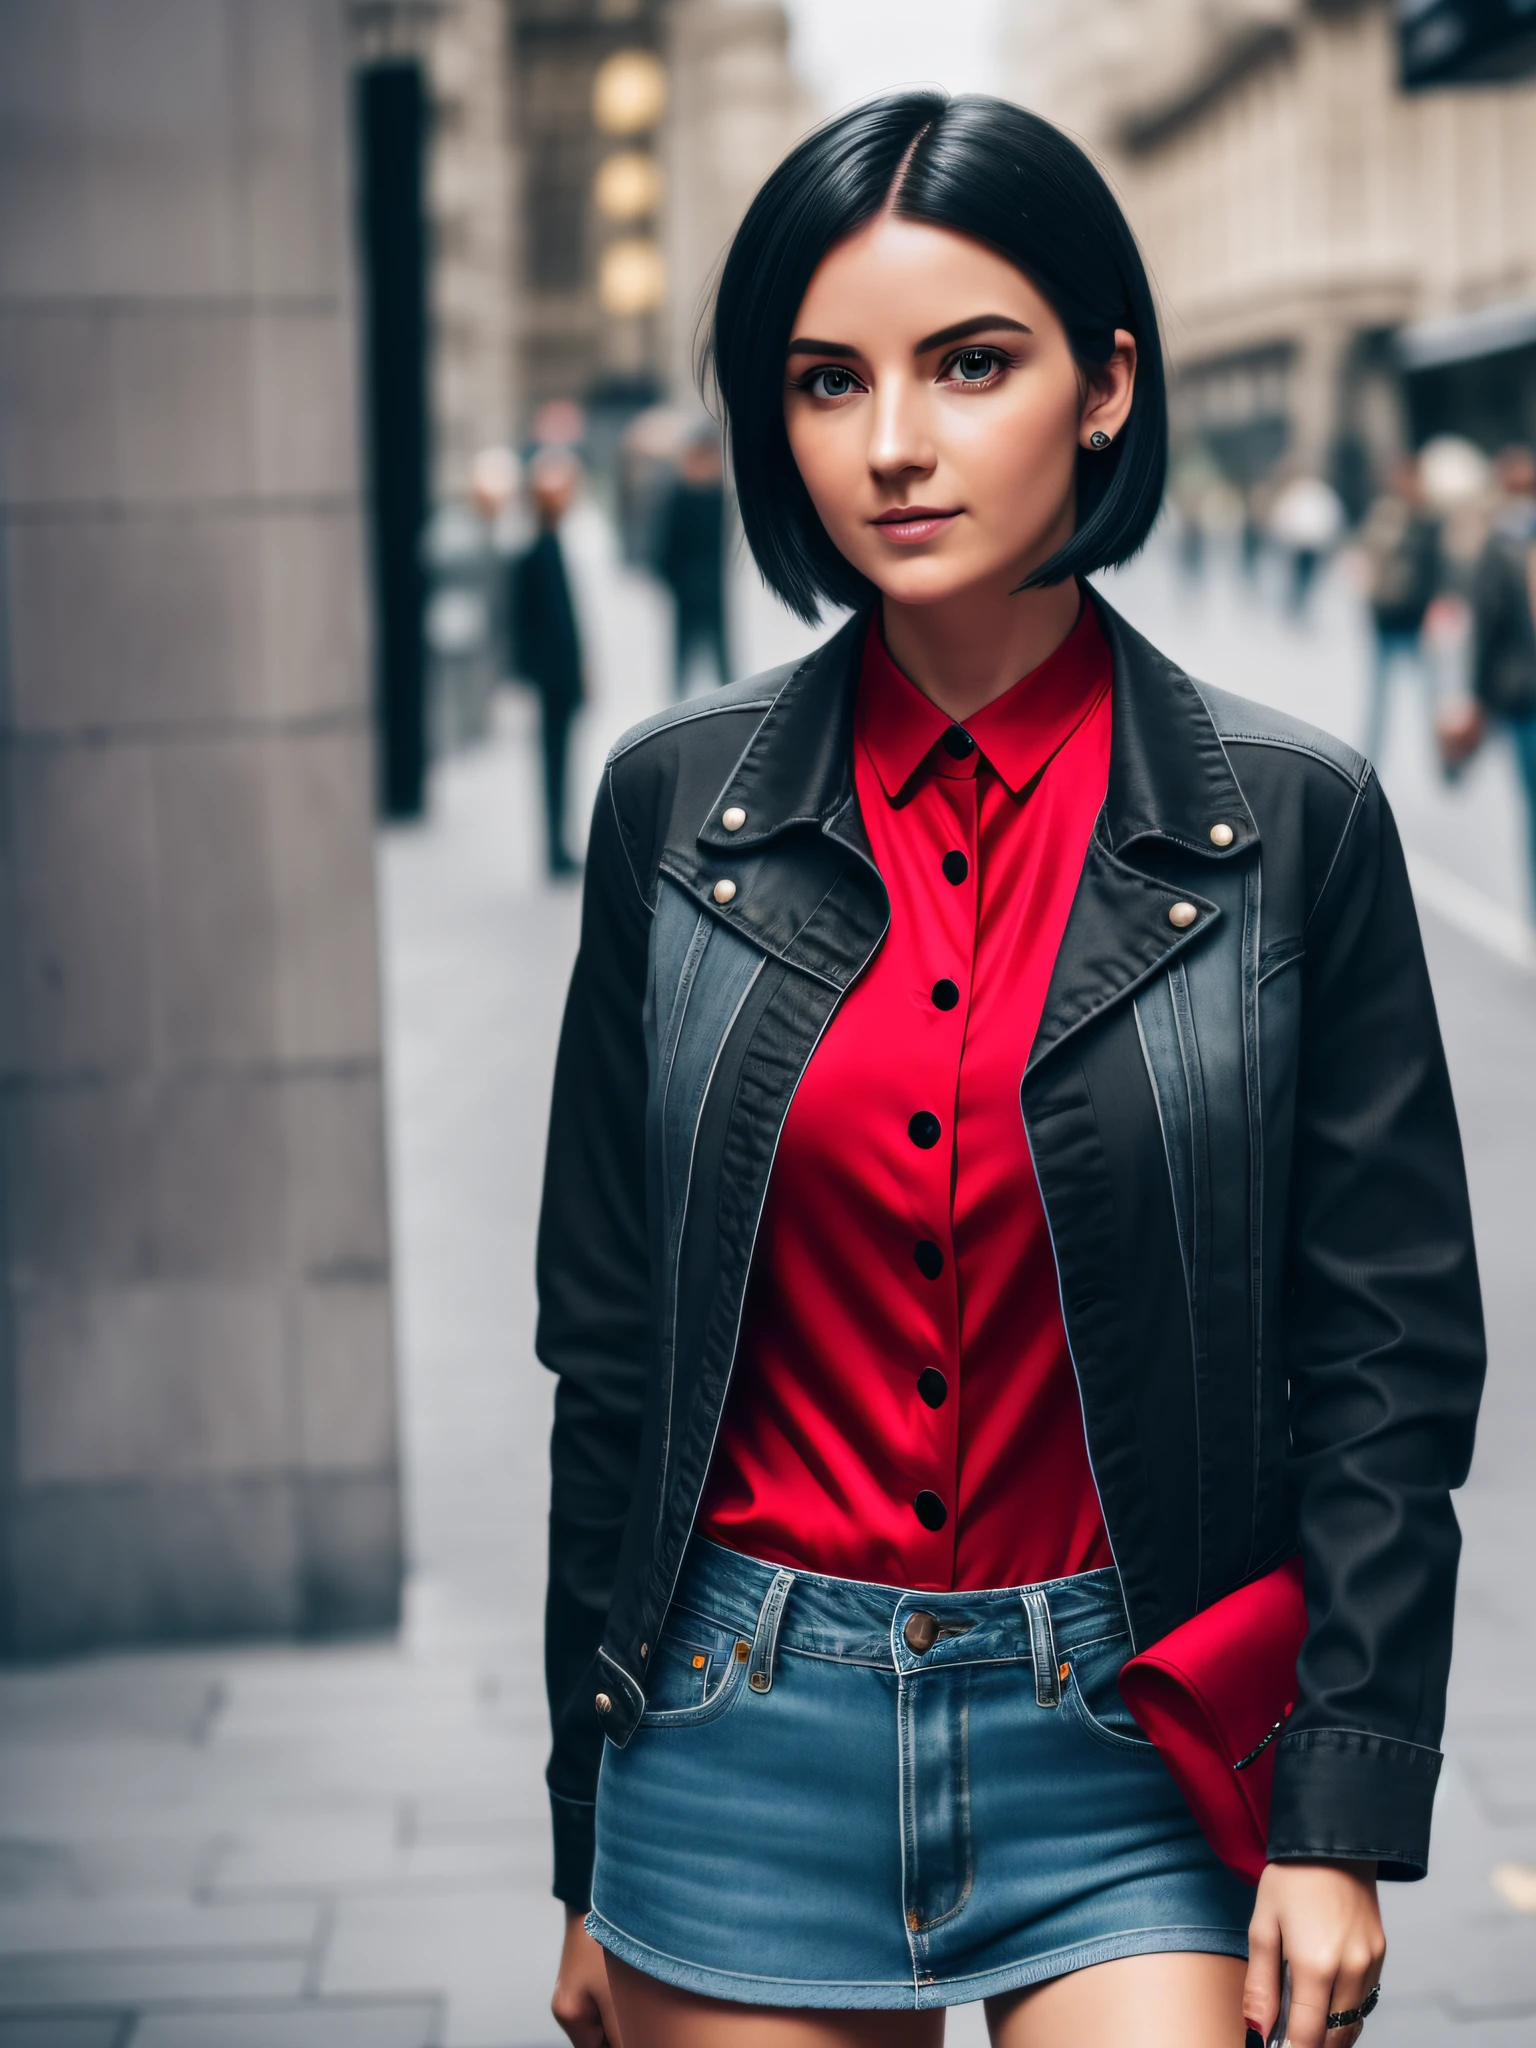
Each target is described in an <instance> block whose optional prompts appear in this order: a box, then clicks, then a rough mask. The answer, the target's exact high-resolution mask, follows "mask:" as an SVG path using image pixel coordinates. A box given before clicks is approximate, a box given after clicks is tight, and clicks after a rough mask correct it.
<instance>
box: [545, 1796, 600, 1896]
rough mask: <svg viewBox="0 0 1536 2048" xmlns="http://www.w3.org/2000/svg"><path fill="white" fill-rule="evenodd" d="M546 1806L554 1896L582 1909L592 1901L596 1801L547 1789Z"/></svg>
mask: <svg viewBox="0 0 1536 2048" xmlns="http://www.w3.org/2000/svg"><path fill="white" fill-rule="evenodd" d="M549 1810H550V1816H551V1818H552V1819H553V1821H554V1828H555V1882H554V1887H553V1889H554V1894H555V1897H556V1898H557V1899H563V1900H564V1901H565V1903H566V1904H567V1905H568V1906H569V1907H570V1908H571V1910H572V1912H573V1913H585V1912H586V1911H588V1909H589V1908H590V1906H591V1904H592V1861H593V1857H594V1854H595V1830H594V1827H593V1819H594V1816H595V1815H596V1813H597V1803H596V1801H595V1800H592V1799H563V1798H562V1797H561V1795H560V1794H559V1793H558V1792H551V1793H550V1795H549Z"/></svg>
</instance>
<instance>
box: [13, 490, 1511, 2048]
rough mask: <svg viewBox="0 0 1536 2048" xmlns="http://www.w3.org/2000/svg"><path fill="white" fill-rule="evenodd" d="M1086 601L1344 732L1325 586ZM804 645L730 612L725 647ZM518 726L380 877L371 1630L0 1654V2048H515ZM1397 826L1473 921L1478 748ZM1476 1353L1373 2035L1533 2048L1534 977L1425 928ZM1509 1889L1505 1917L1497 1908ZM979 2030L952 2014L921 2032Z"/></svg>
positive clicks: (475, 759)
mask: <svg viewBox="0 0 1536 2048" xmlns="http://www.w3.org/2000/svg"><path fill="white" fill-rule="evenodd" d="M573 547H574V551H575V553H576V554H577V557H578V561H577V568H578V583H579V585H580V587H581V589H582V592H583V593H584V596H585V601H586V604H587V607H588V610H589V614H590V617H589V635H590V638H591V642H592V654H593V667H594V673H595V676H596V679H597V683H598V698H597V702H596V703H595V704H594V706H593V707H592V710H591V711H590V713H589V714H588V717H587V719H586V721H585V729H584V731H583V734H582V739H581V745H580V749H579V760H578V776H579V778H580V781H581V784H582V787H583V791H584V794H583V797H582V802H581V808H584V807H585V803H586V793H589V792H590V790H591V788H592V787H593V786H594V784H595V781H596V776H597V772H598V768H599V765H600V762H601V758H602V753H603V751H604V750H605V748H606V745H607V743H608V741H609V739H610V738H611V737H612V735H613V734H614V732H616V731H617V730H619V729H621V728H622V727H623V726H624V725H625V724H627V723H628V722H630V721H631V720H632V719H633V718H635V717H638V716H640V715H642V714H643V713H644V712H645V711H647V710H649V709H651V708H653V706H654V704H655V703H656V702H657V701H659V691H660V677H661V676H662V674H663V670H664V654H665V632H664V621H663V617H662V613H661V608H660V605H659V602H658V600H657V599H656V597H655V595H654V593H652V592H651V591H650V590H649V589H648V588H647V587H645V586H644V585H643V584H641V583H640V582H639V581H638V580H637V579H633V578H629V577H625V576H623V575H620V574H618V573H616V571H615V569H614V566H613V563H612V560H611V554H610V552H609V547H608V542H607V539H606V536H605V534H604V532H603V530H602V528H601V526H600V523H598V522H597V521H595V519H592V518H588V519H586V520H585V521H584V522H583V523H582V524H581V525H580V527H579V528H578V530H577V532H576V533H575V534H574V535H573ZM1115 597H1116V601H1117V602H1121V603H1123V604H1125V606H1126V607H1127V609H1129V610H1130V611H1131V612H1132V614H1133V616H1135V617H1137V618H1139V619H1142V620H1144V621H1145V622H1146V623H1147V625H1148V628H1149V630H1152V631H1154V632H1155V633H1157V634H1159V635H1161V636H1162V637H1163V638H1164V639H1165V640H1166V641H1167V642H1168V644H1169V645H1170V646H1171V647H1173V649H1174V651H1176V652H1178V653H1180V654H1181V655H1182V656H1183V657H1184V658H1186V659H1188V660H1190V661H1191V662H1194V663H1197V664H1198V666H1199V668H1200V670H1201V672H1202V673H1204V674H1206V675H1209V676H1210V677H1211V678H1212V679H1213V680H1215V681H1220V682H1228V683H1230V684H1231V685H1232V686H1233V687H1238V688H1241V687H1244V678H1247V683H1246V686H1247V687H1248V688H1249V689H1250V690H1253V691H1258V690H1259V689H1260V688H1263V689H1264V690H1265V691H1266V692H1268V693H1269V694H1275V695H1281V694H1288V696H1289V700H1290V701H1292V702H1293V704H1294V707H1295V708H1297V709H1298V710H1301V711H1303V712H1304V714H1305V715H1309V716H1314V717H1325V718H1326V717H1327V716H1328V711H1327V707H1328V706H1329V705H1332V707H1333V708H1334V711H1335V712H1336V713H1339V714H1348V715H1336V716H1334V717H1333V718H1332V720H1331V722H1333V723H1335V724H1337V725H1338V726H1339V727H1340V729H1341V730H1343V731H1345V732H1346V734H1347V733H1348V732H1349V731H1350V730H1351V729H1352V727H1351V716H1352V715H1353V713H1352V712H1351V709H1350V707H1351V705H1352V703H1354V701H1355V700H1352V699H1351V696H1350V692H1351V690H1354V691H1356V693H1357V694H1358V683H1357V680H1356V678H1357V670H1356V668H1355V666H1354V663H1355V652H1354V651H1353V648H1354V643H1353V642H1352V641H1351V639H1350V634H1351V632H1352V630H1353V628H1352V626H1351V623H1350V620H1349V618H1348V616H1347V613H1346V612H1345V610H1344V608H1343V600H1342V598H1341V597H1339V596H1338V595H1337V593H1335V594H1332V595H1328V596H1327V604H1328V605H1329V606H1332V607H1333V609H1332V610H1331V611H1329V610H1325V612H1324V613H1323V615H1322V616H1321V618H1320V621H1319V625H1318V627H1317V628H1316V630H1315V631H1314V632H1312V633H1311V634H1307V635H1301V634H1297V633H1295V632H1293V630H1292V629H1291V628H1290V627H1289V626H1286V625H1285V624H1283V622H1280V621H1278V620H1277V619H1276V618H1275V617H1274V616H1273V615H1272V614H1271V613H1269V612H1268V611H1267V610H1261V611H1259V612H1257V613H1255V612H1253V611H1251V610H1244V609H1242V608H1241V607H1240V606H1239V605H1237V604H1236V603H1235V602H1233V601H1231V600H1229V598H1228V597H1227V596H1226V594H1224V592H1223V591H1222V590H1221V588H1220V587H1219V586H1217V587H1215V588H1213V589H1212V590H1211V591H1210V592H1208V593H1207V594H1206V596H1205V597H1204V598H1202V599H1201V601H1200V602H1199V603H1198V604H1196V605H1194V606H1184V605H1182V604H1181V603H1180V602H1179V601H1178V600H1177V598H1176V597H1175V595H1174V594H1173V590H1172V586H1171V585H1170V584H1169V582H1168V580H1167V578H1166V577H1165V576H1164V574H1163V572H1162V570H1161V569H1160V568H1159V567H1158V566H1157V565H1155V564H1154V565H1153V566H1151V567H1149V568H1147V569H1145V570H1140V571H1137V572H1135V573H1134V574H1133V575H1132V576H1131V577H1128V578H1125V579H1121V580H1120V582H1119V583H1118V584H1117V587H1116V590H1115ZM808 637H809V636H802V635H800V633H799V630H798V629H797V628H795V627H793V626H792V625H791V624H789V623H788V622H786V621H784V620H783V619H782V618H778V617H775V615H773V614H772V612H771V611H770V610H769V609H768V608H767V607H766V606H762V605H758V604H756V603H754V605H753V607H752V609H751V611H750V613H749V615H748V619H747V624H746V630H745V633H744V640H745V645H744V646H743V648H742V650H741V656H740V658H741V665H742V666H743V667H746V666H748V665H753V664H756V663H760V662H764V661H768V660H773V659H778V658H782V657H783V656H784V655H786V654H788V653H790V652H792V651H794V649H795V648H796V647H797V646H798V645H803V644H805V642H806V639H807V638H808ZM530 712H531V707H530V706H529V705H528V704H527V703H526V702H524V701H516V702H512V703H510V704H508V705H507V706H506V707H504V709H503V712H502V715H501V717H500V719H499V723H498V729H497V734H496V737H495V739H494V741H493V743H492V744H491V745H490V746H488V747H487V748H485V749H483V750H482V751H480V752H478V753H475V754H473V755H468V756H464V757H462V758H461V759H459V760H458V761H456V762H454V763H453V764H451V766H450V767H449V768H448V769H447V770H446V771H445V772H444V773H443V774H441V775H440V777H439V779H438V788H437V803H436V808H435V812H434V817H433V819H432V821H431V823H430V824H429V825H427V826H425V827H423V828H421V829H420V830H417V831H412V832H408V833H400V834H394V835H390V837H389V838H388V839H387V841H386V843H385V846H384V849H383V854H382V864H381V873H382V880H383V900H384V908H385V927H386V939H387V944H386V956H387V957H386V975H387V992H388V1001H389V1018H390V1032H391V1041H390V1061H391V1113H392V1133H391V1136H392V1147H393V1158H392V1175H393V1188H394V1201H395V1231H396V1240H397V1247H398V1268H397V1271H398V1286H399V1310H400V1339H401V1341H400V1352H401V1369H402V1399H403V1417H404V1429H405V1440H406V1446H407V1454H408V1472H409V1509H410V1528H411V1555H412V1567H413V1569H412V1579H411V1586H410V1595H409V1603H408V1615H407V1623H406V1627H405V1629H404V1631H403V1633H402V1637H401V1639H400V1641H399V1642H398V1643H393V1644H371V1645H361V1646H356V1647H339V1648H338V1647H325V1648H314V1649H304V1648H292V1647H285V1648H273V1649H250V1650H240V1651H210V1652H207V1653H196V1654H177V1655H162V1656H141V1657H114V1658H109V1659H108V1658H104V1659H100V1660H88V1661H83V1662H78V1663H74V1664H70V1665H61V1666H58V1667H53V1668H49V1669H41V1670H33V1671H19V1672H16V1671H13V1672H9V1673H6V1674H4V1675H3V1676H0V2048H130V2044H131V2048H552V2044H554V2043H556V2042H558V2040H559V2038H560V2037H559V2036H558V2034H557V2032H556V2030H555V2029H554V2028H553V2025H552V2023H551V2021H550V2020H549V2018H548V2014H547V2000H548V1994H549V1986H550V1980H551V1976H552V1970H553V1958H554V1953H555V1947H556V1943H557V1940H558V1934H559V1925H560V1915H559V1909H558V1908H557V1907H556V1906H555V1905H554V1904H553V1902H552V1901H551V1900H550V1899H549V1897H548V1842H547V1822H546V1818H545V1809H544V1799H543V1788H542V1783H541V1776H540V1774H541V1770H542V1764H543V1753H544V1746H545V1726H544V1712H543V1700H542V1685H541V1667H540V1651H539V1623H540V1604H541V1600H542V1577H543V1548H544V1513H545V1478H544V1463H545V1438H546V1432H547V1425H548V1413H549V1396H550V1389H549V1385H548V1382H547V1379H546V1376H545V1375H544V1374H542V1373H541V1372H540V1371H539V1370H538V1368H537V1367H536V1366H535V1364H534V1362H533V1359H532V1354H531V1348H530V1336H531V1263H532V1260H531V1244H532V1228H533V1218H534V1210H535V1204H536V1199H537V1176H538V1166H539V1162H540V1160H541V1157H542V1124H543V1117H544V1113H545V1107H546V1100H547V1089H548V1072H549V1066H550V1061H551V1058H552V1051H553V1043H554V1033H555V1030H556V1027H557V1022H558V1009H559V1001H560V995H561V991H562V988H563V982H564V977H565V973H566V968H567V963H568V960H569V956H570V953H571V950H572V948H573V945H574V936H575V919H576V907H577V904H576V896H575V893H574V892H573V891H570V890H563V891H551V890H549V889H547V888H546V887H545V886H544V885H543V884H542V883H541V882H540V881H539V880H538V878H537V874H536V866H535V849H536V843H537V818H536V813H535V809H534V802H535V788H534V781H533V759H532V731H531V716H530ZM1394 748H1395V749H1396V751H1395V752H1389V755H1388V762H1387V779H1388V786H1389V788H1390V789H1391V790H1392V791H1393V794H1394V797H1395V798H1396V800H1397V801H1398V804H1399V808H1400V810H1401V812H1402V814H1403V816H1404V819H1405V823H1406V824H1407V826H1408V829H1409V832H1410V837H1411V838H1413V839H1414V841H1415V843H1416V844H1418V845H1420V846H1422V847H1424V848H1426V850H1429V851H1431V852H1433V853H1434V854H1435V856H1436V858H1437V859H1439V860H1440V861H1441V862H1442V863H1443V864H1444V865H1446V866H1448V867H1451V868H1453V869H1455V870H1456V871H1457V872H1458V873H1460V874H1461V875H1462V877H1463V878H1464V879H1465V880H1466V881H1467V882H1468V883H1469V885H1471V884H1476V885H1478V886H1486V887H1487V888H1488V889H1489V890H1490V891H1492V893H1493V894H1494V895H1495V896H1496V897H1497V898H1498V900H1499V901H1501V902H1502V903H1503V904H1504V905H1505V906H1506V908H1509V909H1513V908H1515V907H1516V906H1517V905H1518V903H1519V900H1520V899H1519V884H1518V882H1517V881H1516V880H1515V879H1514V872H1515V871H1514V870H1513V869H1509V870H1507V871H1504V872H1501V871H1500V870H1499V869H1498V867H1497V862H1498V861H1499V860H1502V859H1503V858H1504V850H1505V849H1507V848H1508V846H1509V845H1510V843H1511V841H1512V838H1513V831H1514V824H1513V820H1514V813H1513V811H1512V809H1511V800H1510V793H1509V791H1508V789H1507V787H1505V786H1504V785H1503V784H1502V783H1501V781H1500V774H1501V772H1502V771H1501V768H1500V764H1499V762H1498V761H1497V759H1496V758H1492V759H1490V761H1489V762H1488V763H1486V764H1483V766H1482V767H1481V768H1480V770H1479V774H1480V776H1481V777H1482V778H1483V780H1482V783H1481V785H1480V786H1479V787H1478V789H1477V790H1476V791H1475V792H1474V800H1473V801H1471V802H1467V801H1465V800H1464V799H1463V798H1462V797H1460V796H1458V798H1455V799H1449V798H1446V797H1445V796H1444V794H1443V792H1440V791H1439V790H1438V788H1437V786H1436V785H1435V783H1434V781H1433V778H1432V777H1431V776H1429V775H1428V774H1427V773H1425V774H1420V773H1419V770H1418V767H1417V766H1416V765H1415V762H1416V756H1415V754H1414V736H1413V733H1412V729H1411V727H1410V725H1409V722H1408V721H1407V719H1406V718H1405V717H1404V718H1400V721H1399V728H1398V730H1397V732H1396V733H1395V734H1394ZM1426 934H1427V937H1428V940H1429V943H1430V948H1431V956H1432V964H1433V968H1434V972H1435V976H1436V984H1437V990H1438V993H1439V998H1440V1002H1441V1006H1442V1010H1443V1013H1444V1021H1445V1026H1446V1034H1447V1039H1448V1043H1449V1045H1450V1050H1451V1058H1452V1064H1453V1068H1454V1071H1455V1078H1456V1085H1457V1092H1458V1099H1459V1102H1460V1106H1461V1111H1462V1116H1463V1120H1464V1125H1465V1130H1466V1137H1467V1144H1468V1151H1469V1156H1470V1160H1471V1165H1472V1173H1473V1182H1474V1199H1475V1202H1476V1206H1477V1214H1478V1226H1479V1232H1480V1242H1481V1248H1482V1258H1483V1265H1484V1272H1485V1280H1486V1283H1487V1289H1488V1298H1489V1308H1490V1320H1491V1326H1492V1333H1493V1340H1494V1371H1493V1378H1492V1382H1491V1387H1490V1395H1489V1405H1488V1410H1487V1420H1486V1422H1485V1426H1484V1431H1483V1436H1482V1442H1481V1448H1480V1451H1479V1457H1478V1465H1477V1471H1476V1475H1475V1477H1474V1481H1473V1483H1472V1485H1471V1486H1470V1487H1469V1488H1468V1490H1467V1493H1466V1494H1465V1496H1464V1497H1463V1501H1462V1516H1463V1523H1464V1526H1465V1529H1466V1532H1467V1549H1466V1561H1465V1568H1464V1573H1463V1594H1462V1603H1461V1619H1460V1638H1459V1646H1458V1661H1457V1669H1456V1674H1455V1681H1454V1690H1453V1706H1452V1717H1451V1726H1450V1730H1449V1733H1448V1738H1447V1746H1448V1751H1449V1761H1448V1765H1447V1771H1446V1777H1445V1781H1444V1786H1443V1790H1442V1794H1441V1799H1440V1806H1439V1811H1438V1816H1437V1839H1436V1866H1435V1871H1434V1875H1433V1876H1432V1877H1431V1879H1430V1880H1429V1882H1428V1883H1427V1884H1424V1885H1420V1886H1413V1887H1394V1888H1393V1889H1392V1891H1391V1894H1390V1897H1389V1915H1390V1926H1391V1933H1392V1937H1393V1942H1394V1948H1393V1955H1392V1960H1391V1965H1390V1969H1389V1974H1388V1987H1389V1995H1388V1999H1387V2000H1386V2001H1385V2002H1384V2004H1383V2008H1382V2011H1381V2013H1380V2015H1379V2016H1378V2018H1377V2019H1376V2020H1374V2021H1373V2022H1372V2025H1371V2030H1370V2039H1371V2042H1372V2044H1373V2048H1431V2044H1433V2048H1441V2044H1446V2043H1451V2044H1456V2048H1516V2044H1520V2048H1530V2044H1536V1921H1533V1919H1532V1918H1531V1917H1530V1914H1531V1911H1532V1909H1533V1907H1536V1707H1533V1705H1532V1702H1533V1699H1536V1575H1533V1574H1532V1573H1530V1572H1529V1571H1528V1570H1527V1569H1525V1554H1524V1544H1525V1542H1526V1541H1527V1540H1528V1536H1527V1531H1528V1527H1529V1523H1530V1512H1529V1507H1528V1500H1529V1495H1530V1485H1531V1474H1532V1472H1533V1471H1536V1458H1533V1452H1536V1384H1533V1382H1532V1380H1531V1376H1530V1374H1529V1372H1528V1371H1526V1370H1525V1367H1526V1364H1527V1360H1528V1357H1529V1346H1530V1332H1531V1330H1532V1328H1533V1327H1536V1261H1533V1260H1532V1258H1531V1256H1530V1250H1529V1244H1530V1235H1531V1220H1532V1215H1533V1208H1536V1201H1533V1189H1532V1184H1531V1169H1530V1161H1531V1159H1532V1157H1533V1156H1536V1060H1533V1057H1532V1048H1533V1046H1536V976H1533V975H1531V974H1530V973H1526V972H1522V971H1521V970H1520V969H1519V968H1518V967H1516V966H1515V965H1513V964H1511V963H1510V962H1508V961H1506V960H1503V959H1500V958H1498V957H1496V956H1495V955H1494V954H1492V953H1490V952H1489V951H1488V950H1487V949H1486V948H1485V947H1483V946H1480V945H1478V944H1477V943H1475V942H1474V941H1473V940H1472V939H1471V938H1469V937H1468V936H1467V935H1466V933H1465V932H1463V931H1460V930H1456V929H1453V928H1451V927H1449V926H1447V925H1445V924H1443V923H1441V922H1440V921H1439V919H1438V918H1436V917H1434V916H1432V915H1431V916H1427V917H1426ZM1522 1905H1523V1910H1521V1908H1522ZM982 2038H983V2031H982V2029H981V2025H980V2016H979V2012H978V2011H977V2010H976V2009H974V2008H971V2009H967V2010H965V2011H963V2012H961V2013H958V2014H956V2015H955V2016H954V2018H953V2020H952V2024H951V2029H950V2042H951V2048H973V2044H977V2043H979V2042H980V2041H981V2039H982Z"/></svg>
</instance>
